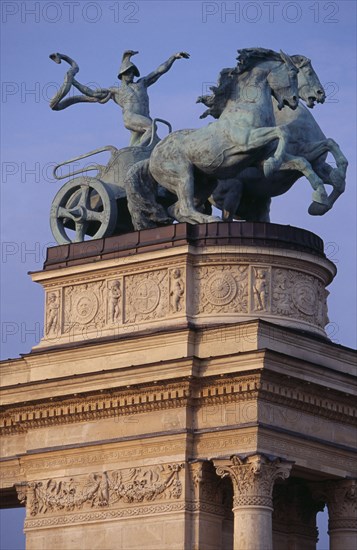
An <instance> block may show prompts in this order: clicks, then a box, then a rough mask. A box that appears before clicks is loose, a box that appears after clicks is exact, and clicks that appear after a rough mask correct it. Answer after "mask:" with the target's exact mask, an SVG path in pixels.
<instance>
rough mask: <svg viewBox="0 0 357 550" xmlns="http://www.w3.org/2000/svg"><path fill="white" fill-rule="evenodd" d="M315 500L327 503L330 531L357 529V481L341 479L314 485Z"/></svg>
mask: <svg viewBox="0 0 357 550" xmlns="http://www.w3.org/2000/svg"><path fill="white" fill-rule="evenodd" d="M312 489H313V495H314V497H315V498H319V499H322V500H323V501H324V502H326V503H327V507H328V513H329V530H333V529H356V525H357V480H356V479H341V480H336V481H327V482H323V483H321V484H320V483H313V484H312Z"/></svg>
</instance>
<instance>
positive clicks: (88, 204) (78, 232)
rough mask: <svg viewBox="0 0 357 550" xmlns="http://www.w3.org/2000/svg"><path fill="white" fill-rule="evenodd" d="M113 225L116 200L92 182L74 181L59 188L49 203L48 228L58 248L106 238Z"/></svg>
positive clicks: (87, 179) (95, 182) (115, 218)
mask: <svg viewBox="0 0 357 550" xmlns="http://www.w3.org/2000/svg"><path fill="white" fill-rule="evenodd" d="M116 221H117V205H116V200H115V198H114V197H113V194H112V192H111V190H110V189H109V188H108V187H106V186H105V184H103V183H102V182H101V181H100V180H98V179H96V178H89V177H79V178H75V179H74V180H71V181H69V182H67V183H66V184H65V185H64V186H63V187H61V189H60V190H59V191H58V193H57V195H56V196H55V198H54V199H53V203H52V206H51V214H50V224H51V230H52V233H53V236H54V238H55V239H56V241H57V242H58V244H68V243H72V242H74V243H78V242H82V241H84V239H85V236H86V235H88V236H90V237H91V238H93V239H101V238H102V237H107V236H109V235H111V234H112V232H113V230H114V228H115V226H116Z"/></svg>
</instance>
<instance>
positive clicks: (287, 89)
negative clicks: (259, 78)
mask: <svg viewBox="0 0 357 550" xmlns="http://www.w3.org/2000/svg"><path fill="white" fill-rule="evenodd" d="M279 55H280V60H281V61H283V63H280V64H278V65H277V66H276V67H274V68H273V69H272V70H271V72H270V73H269V74H268V77H267V81H268V84H269V86H270V88H271V92H272V95H273V97H275V99H276V100H277V102H278V109H279V110H281V109H282V108H283V107H284V106H285V105H287V106H288V107H290V109H293V110H295V109H296V108H297V106H298V103H299V90H298V80H297V75H298V72H299V69H298V68H297V67H296V66H295V65H294V63H293V61H292V59H291V57H290V56H289V55H287V54H286V53H284V52H283V51H281V50H280V54H279Z"/></svg>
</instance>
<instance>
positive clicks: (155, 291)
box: [134, 281, 160, 313]
mask: <svg viewBox="0 0 357 550" xmlns="http://www.w3.org/2000/svg"><path fill="white" fill-rule="evenodd" d="M159 300H160V289H159V285H158V284H157V283H155V281H142V282H141V283H139V284H138V286H137V287H136V289H135V294H134V307H135V309H136V311H138V312H139V313H151V311H154V309H155V308H156V307H157V305H158V303H159Z"/></svg>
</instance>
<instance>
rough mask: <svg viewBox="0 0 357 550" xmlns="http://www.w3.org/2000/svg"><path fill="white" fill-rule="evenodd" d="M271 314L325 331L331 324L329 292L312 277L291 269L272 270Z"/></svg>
mask: <svg viewBox="0 0 357 550" xmlns="http://www.w3.org/2000/svg"><path fill="white" fill-rule="evenodd" d="M272 286H273V303H272V312H273V313H276V314H278V315H284V316H287V317H293V318H295V319H301V320H303V321H306V322H308V323H312V324H315V325H317V326H319V327H321V328H324V327H325V325H326V324H327V323H328V317H327V304H326V298H327V296H328V291H327V290H326V289H325V287H324V286H323V284H322V283H321V282H320V281H319V280H318V279H317V278H316V277H313V276H312V275H308V274H306V273H300V272H298V271H294V270H291V269H275V270H273V281H272Z"/></svg>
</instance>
